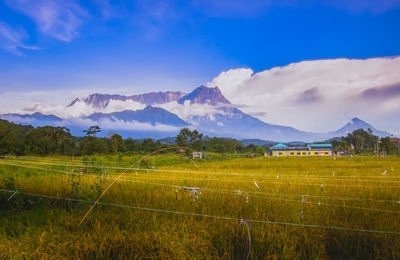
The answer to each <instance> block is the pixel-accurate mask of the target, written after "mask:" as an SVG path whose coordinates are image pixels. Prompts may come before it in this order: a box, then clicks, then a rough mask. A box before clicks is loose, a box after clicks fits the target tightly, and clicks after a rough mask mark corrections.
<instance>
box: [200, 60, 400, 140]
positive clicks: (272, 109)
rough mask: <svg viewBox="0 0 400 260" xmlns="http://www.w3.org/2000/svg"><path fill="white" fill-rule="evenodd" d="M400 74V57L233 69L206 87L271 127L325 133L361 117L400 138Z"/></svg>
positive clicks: (223, 73)
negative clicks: (285, 127) (260, 68)
mask: <svg viewBox="0 0 400 260" xmlns="http://www.w3.org/2000/svg"><path fill="white" fill-rule="evenodd" d="M399 71H400V57H395V58H373V59H366V60H355V59H353V60H352V59H334V60H315V61H303V62H299V63H293V64H290V65H287V66H283V67H275V68H272V69H269V70H265V71H261V72H258V73H254V72H253V71H252V70H251V69H233V70H229V71H226V72H222V73H221V74H220V75H219V76H217V77H216V78H214V79H213V80H212V81H211V82H209V83H208V86H210V87H214V86H218V87H219V88H220V89H221V91H222V93H223V94H224V95H225V96H226V98H227V99H228V100H230V101H231V102H232V103H233V104H238V105H241V107H242V108H241V109H242V110H243V111H244V112H247V113H249V114H252V115H258V118H260V119H262V120H264V121H266V122H268V123H274V124H283V125H290V126H294V127H297V128H299V129H302V130H307V131H321V132H325V131H330V130H332V129H335V128H337V127H338V126H340V125H342V124H344V123H345V122H347V121H348V120H349V119H350V118H351V117H354V116H358V117H361V118H362V119H365V120H366V121H369V122H371V123H372V124H373V125H376V127H378V128H382V129H383V130H389V131H392V132H393V133H399V132H400V126H399V124H398V122H399V121H398V120H399V119H398V114H399V112H400V87H399V86H400V73H399ZM260 112H262V113H265V114H260Z"/></svg>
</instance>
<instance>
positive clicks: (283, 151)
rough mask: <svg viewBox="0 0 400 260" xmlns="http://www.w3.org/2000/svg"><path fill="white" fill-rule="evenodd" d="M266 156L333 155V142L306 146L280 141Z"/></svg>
mask: <svg viewBox="0 0 400 260" xmlns="http://www.w3.org/2000/svg"><path fill="white" fill-rule="evenodd" d="M265 155H266V156H277V157H279V156H331V155H332V145H331V144H307V145H306V146H288V145H286V144H283V143H278V144H276V145H274V146H272V147H271V148H270V151H269V153H268V152H266V154H265Z"/></svg>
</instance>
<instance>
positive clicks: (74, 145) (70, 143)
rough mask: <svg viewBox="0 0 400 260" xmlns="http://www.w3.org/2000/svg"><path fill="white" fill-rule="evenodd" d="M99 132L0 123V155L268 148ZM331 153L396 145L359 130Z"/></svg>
mask: <svg viewBox="0 0 400 260" xmlns="http://www.w3.org/2000/svg"><path fill="white" fill-rule="evenodd" d="M100 131H101V129H100V127H98V126H91V127H89V128H88V129H87V130H85V131H84V133H85V136H83V137H75V136H72V135H71V133H70V130H69V129H68V128H65V127H52V126H43V127H33V126H30V125H20V124H14V123H10V122H8V121H5V120H0V155H5V154H13V155H67V156H72V155H94V154H113V153H129V152H130V153H138V154H147V153H151V152H154V151H157V150H160V149H163V148H168V147H172V146H180V147H188V148H191V149H193V150H196V151H204V152H216V153H254V154H259V155H261V154H263V152H264V151H268V150H269V147H268V146H256V145H254V144H250V145H247V146H244V145H243V144H242V143H241V142H240V141H238V140H236V139H230V138H219V137H208V136H204V135H203V134H201V133H199V132H198V131H197V130H193V131H192V130H190V129H188V128H183V129H182V130H181V131H180V133H179V134H178V135H177V136H176V138H175V140H174V141H175V143H174V144H166V143H163V142H161V141H160V140H154V139H151V138H147V139H142V140H136V139H132V138H127V139H123V138H122V137H121V136H120V135H118V134H111V135H110V136H109V137H108V138H105V137H97V136H96V134H98V133H99V132H100ZM328 142H329V143H331V144H332V145H333V150H334V152H343V151H348V152H349V153H353V154H382V153H384V154H387V155H395V154H397V155H398V154H399V144H398V143H394V142H392V141H391V138H390V137H385V138H379V137H377V136H375V135H373V133H372V130H371V129H369V130H368V131H365V130H363V129H359V130H356V131H354V132H353V133H349V134H348V135H347V136H345V137H341V138H336V139H332V140H330V141H328Z"/></svg>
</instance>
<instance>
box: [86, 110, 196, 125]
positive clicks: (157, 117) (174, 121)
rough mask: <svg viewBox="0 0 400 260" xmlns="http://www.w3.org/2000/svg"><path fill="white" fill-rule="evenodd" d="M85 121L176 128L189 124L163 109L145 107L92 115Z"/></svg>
mask: <svg viewBox="0 0 400 260" xmlns="http://www.w3.org/2000/svg"><path fill="white" fill-rule="evenodd" d="M87 119H90V120H93V121H96V122H99V121H101V120H104V119H109V120H110V121H117V120H120V121H123V122H131V121H137V122H141V123H150V124H152V125H156V124H163V125H171V126H178V127H185V126H188V125H189V124H188V123H186V122H185V121H183V120H182V119H180V118H179V117H178V116H177V115H175V114H172V113H170V112H168V111H167V110H165V109H162V108H158V107H152V106H147V107H146V108H145V109H143V110H137V111H130V110H125V111H122V112H114V113H109V114H105V113H94V114H92V115H90V116H88V117H87Z"/></svg>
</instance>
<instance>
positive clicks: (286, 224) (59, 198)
mask: <svg viewBox="0 0 400 260" xmlns="http://www.w3.org/2000/svg"><path fill="white" fill-rule="evenodd" d="M0 191H1V192H7V193H15V190H6V189H0ZM19 193H20V194H21V195H25V196H31V197H41V198H47V199H55V200H65V201H72V202H81V203H88V204H94V203H95V201H90V200H81V199H74V198H66V197H58V196H51V195H45V194H36V193H25V192H19ZM97 204H98V205H103V206H111V207H119V208H127V209H135V210H143V211H150V212H159V213H167V214H176V215H187V216H194V217H204V218H212V219H218V220H228V221H236V222H239V223H240V222H242V220H244V219H243V218H236V217H228V216H216V215H208V214H202V213H195V212H184V211H174V210H166V209H155V208H146V207H138V206H129V205H122V204H116V203H108V202H97ZM245 220H246V221H247V222H249V223H260V224H266V225H283V226H294V227H304V228H319V229H332V230H342V231H354V232H363V233H376V234H385V235H396V236H398V235H400V232H398V231H387V230H373V229H360V228H353V227H340V226H328V225H314V224H302V223H293V222H280V221H268V220H255V219H245Z"/></svg>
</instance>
